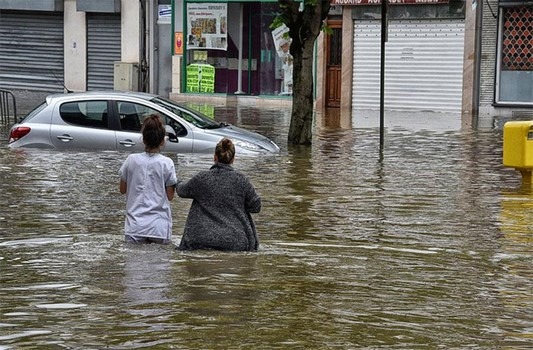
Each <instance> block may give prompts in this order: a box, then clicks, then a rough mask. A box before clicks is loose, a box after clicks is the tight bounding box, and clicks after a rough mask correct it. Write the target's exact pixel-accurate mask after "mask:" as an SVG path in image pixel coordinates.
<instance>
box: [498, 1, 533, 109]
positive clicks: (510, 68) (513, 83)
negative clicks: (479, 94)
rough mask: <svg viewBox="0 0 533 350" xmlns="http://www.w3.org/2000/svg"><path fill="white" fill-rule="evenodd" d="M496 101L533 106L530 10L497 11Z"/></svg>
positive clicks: (527, 7) (531, 9) (532, 15)
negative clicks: (498, 30) (497, 70)
mask: <svg viewBox="0 0 533 350" xmlns="http://www.w3.org/2000/svg"><path fill="white" fill-rule="evenodd" d="M499 37H500V44H499V72H498V73H499V74H498V77H499V79H498V90H497V101H496V102H499V103H519V104H522V103H523V104H533V7H532V6H517V7H502V8H501V9H500V36H499Z"/></svg>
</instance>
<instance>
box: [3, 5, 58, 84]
mask: <svg viewBox="0 0 533 350" xmlns="http://www.w3.org/2000/svg"><path fill="white" fill-rule="evenodd" d="M0 88H4V89H21V90H28V91H46V92H63V14H62V13H50V12H46V13H45V12H27V11H24V12H22V13H19V12H15V11H0Z"/></svg>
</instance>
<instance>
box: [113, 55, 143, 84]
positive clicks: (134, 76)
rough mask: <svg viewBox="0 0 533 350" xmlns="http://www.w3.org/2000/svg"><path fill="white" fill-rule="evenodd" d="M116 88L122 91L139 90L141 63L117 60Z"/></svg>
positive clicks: (115, 72) (115, 71)
mask: <svg viewBox="0 0 533 350" xmlns="http://www.w3.org/2000/svg"><path fill="white" fill-rule="evenodd" d="M113 87H114V89H115V90H120V91H138V90H139V64H138V63H135V62H115V70H114V86H113Z"/></svg>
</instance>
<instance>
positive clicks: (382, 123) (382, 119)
mask: <svg viewBox="0 0 533 350" xmlns="http://www.w3.org/2000/svg"><path fill="white" fill-rule="evenodd" d="M388 3H389V1H388V0H381V71H380V88H379V149H380V150H383V144H384V137H383V134H384V129H385V115H384V114H385V111H384V109H385V43H386V42H387V37H388V35H387V32H388V22H387V7H388Z"/></svg>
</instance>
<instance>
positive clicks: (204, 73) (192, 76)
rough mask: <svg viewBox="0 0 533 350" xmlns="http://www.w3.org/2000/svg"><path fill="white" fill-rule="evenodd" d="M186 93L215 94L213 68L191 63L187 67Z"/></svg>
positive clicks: (208, 65) (207, 65)
mask: <svg viewBox="0 0 533 350" xmlns="http://www.w3.org/2000/svg"><path fill="white" fill-rule="evenodd" d="M187 92H206V93H214V92H215V67H213V66H212V65H210V64H200V63H193V64H189V65H188V66H187Z"/></svg>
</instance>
